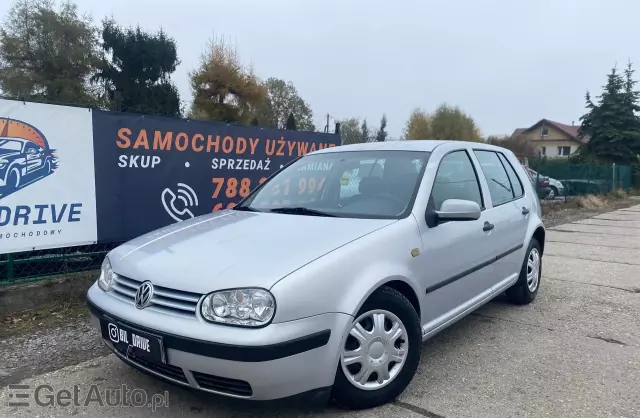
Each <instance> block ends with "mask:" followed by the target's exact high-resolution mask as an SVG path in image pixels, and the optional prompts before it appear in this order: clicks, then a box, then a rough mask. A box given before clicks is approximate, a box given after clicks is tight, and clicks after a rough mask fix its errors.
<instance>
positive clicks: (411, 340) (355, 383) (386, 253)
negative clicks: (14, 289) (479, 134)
mask: <svg viewBox="0 0 640 418" xmlns="http://www.w3.org/2000/svg"><path fill="white" fill-rule="evenodd" d="M544 242H545V229H544V227H543V224H542V221H541V210H540V203H539V201H538V198H537V196H536V193H535V190H533V189H532V186H531V183H530V182H529V181H528V179H527V174H526V173H525V172H524V169H523V168H522V166H521V165H520V164H519V162H518V160H517V159H516V157H515V156H514V155H513V154H512V153H511V152H510V151H508V150H506V149H503V148H499V147H495V146H490V145H486V144H479V143H467V142H457V141H398V142H384V143H368V144H357V145H348V146H341V147H335V148H329V149H323V150H320V151H317V152H313V153H310V154H308V155H306V156H304V157H301V158H299V159H297V160H295V161H294V162H292V163H291V164H289V165H288V166H286V167H284V168H282V169H281V170H279V172H277V173H275V174H274V175H273V176H271V177H270V178H269V179H268V180H267V181H266V182H264V183H263V184H262V185H261V186H259V187H258V188H256V189H255V190H253V191H252V192H251V193H250V194H249V195H248V196H247V197H246V198H245V199H244V200H242V201H241V202H240V203H239V204H238V205H237V206H236V207H234V208H233V209H230V210H225V211H221V212H216V213H212V214H208V215H204V216H200V217H196V218H194V219H192V220H189V221H184V222H179V223H176V224H173V225H171V226H168V227H166V228H162V229H160V230H157V231H154V232H151V233H149V234H146V235H144V236H142V237H139V238H136V239H134V240H132V241H130V242H128V243H126V244H123V245H121V246H120V247H118V248H116V249H114V250H113V251H111V252H110V253H109V254H108V256H107V257H106V259H105V260H104V263H103V266H102V272H101V274H100V277H99V279H98V281H97V282H96V283H95V284H94V285H93V286H92V287H91V288H90V289H89V291H88V294H87V298H88V304H89V307H90V310H91V312H92V315H93V317H94V320H95V323H96V325H97V326H98V327H99V328H100V330H101V335H102V338H103V340H104V342H105V343H106V344H107V346H108V347H109V348H110V349H111V350H112V351H113V352H114V353H115V354H116V355H117V356H118V357H119V358H120V359H122V360H123V361H124V362H126V363H128V364H130V365H131V366H133V367H136V368H138V369H140V370H142V371H144V372H147V373H149V374H152V375H154V376H156V377H159V378H162V379H165V380H168V381H171V382H173V383H176V384H180V385H183V386H188V387H191V388H196V389H200V390H203V391H207V392H211V393H216V394H221V395H226V396H231V397H235V398H244V399H251V400H269V399H278V398H285V397H298V396H300V397H307V396H308V397H310V398H311V400H315V401H323V402H324V401H326V400H328V399H329V398H330V397H331V398H333V399H334V400H335V401H336V402H337V403H339V404H341V405H343V406H345V407H349V408H369V407H373V406H376V405H379V404H382V403H385V402H388V401H390V400H392V399H394V398H395V397H397V396H398V395H399V394H400V393H402V391H403V390H404V389H405V388H406V387H407V385H408V384H409V383H410V381H411V379H412V378H413V376H414V374H415V372H416V369H417V367H418V362H419V359H420V352H421V343H422V342H424V341H426V340H427V339H428V338H430V337H432V336H433V335H435V334H436V333H438V332H439V331H441V330H443V329H445V328H446V327H448V326H449V325H451V324H453V323H454V322H456V321H457V320H459V319H461V318H463V317H464V316H465V315H467V314H469V313H470V312H472V311H473V310H475V309H477V308H478V307H480V306H481V305H483V304H485V303H486V302H488V301H490V300H491V299H493V298H494V297H496V296H497V295H499V294H501V293H505V292H506V295H507V297H508V298H509V299H510V300H511V301H513V302H514V303H515V304H527V303H530V302H532V301H533V300H534V299H535V297H536V294H537V292H538V289H539V286H540V276H541V261H542V254H543V250H544ZM294 395H296V396H294Z"/></svg>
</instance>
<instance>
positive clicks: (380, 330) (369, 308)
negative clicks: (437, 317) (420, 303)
mask: <svg viewBox="0 0 640 418" xmlns="http://www.w3.org/2000/svg"><path fill="white" fill-rule="evenodd" d="M421 345H422V333H421V331H420V319H419V317H418V314H417V312H416V311H415V309H414V308H413V306H412V305H411V302H409V300H408V299H407V298H406V297H404V296H403V295H402V294H401V293H400V292H398V291H397V290H395V289H392V288H389V287H382V288H381V289H379V290H377V291H376V292H374V293H373V294H372V295H371V296H370V297H369V299H368V300H367V301H366V302H365V303H364V305H363V306H362V308H361V309H360V311H359V312H358V315H357V317H356V319H355V320H354V321H353V323H352V324H351V328H350V330H349V335H348V337H347V339H346V341H345V344H344V346H343V347H341V355H340V364H339V365H338V370H337V373H336V380H335V383H334V386H333V391H332V395H333V398H334V399H335V400H336V401H337V403H338V404H340V405H342V406H345V407H348V408H353V409H364V408H372V407H375V406H378V405H381V404H384V403H387V402H389V401H391V400H393V399H395V398H396V397H398V396H399V395H400V394H401V393H402V392H403V391H404V390H405V389H406V387H407V386H408V385H409V383H410V382H411V379H412V378H413V376H414V374H415V372H416V369H417V368H418V363H419V361H420V348H421Z"/></svg>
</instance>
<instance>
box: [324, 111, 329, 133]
mask: <svg viewBox="0 0 640 418" xmlns="http://www.w3.org/2000/svg"><path fill="white" fill-rule="evenodd" d="M324 133H326V134H328V133H329V114H328V113H327V124H326V125H325V127H324Z"/></svg>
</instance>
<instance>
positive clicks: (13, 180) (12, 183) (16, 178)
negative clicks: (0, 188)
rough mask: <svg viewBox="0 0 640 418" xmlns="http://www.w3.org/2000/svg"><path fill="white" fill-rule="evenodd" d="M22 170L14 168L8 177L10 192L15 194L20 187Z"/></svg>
mask: <svg viewBox="0 0 640 418" xmlns="http://www.w3.org/2000/svg"><path fill="white" fill-rule="evenodd" d="M20 177H21V176H20V170H19V169H18V168H12V169H11V171H9V174H8V175H7V182H6V188H7V190H8V191H10V192H13V191H16V190H18V187H20Z"/></svg>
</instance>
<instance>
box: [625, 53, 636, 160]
mask: <svg viewBox="0 0 640 418" xmlns="http://www.w3.org/2000/svg"><path fill="white" fill-rule="evenodd" d="M633 73H635V70H634V69H633V66H632V64H631V62H629V63H628V64H627V68H626V69H625V70H624V98H625V99H624V106H625V114H624V120H623V121H622V123H623V125H624V135H625V139H626V141H627V143H628V146H629V148H631V151H632V152H633V154H634V155H636V156H638V155H640V117H638V112H640V104H639V103H638V102H639V101H640V92H638V91H636V90H634V87H635V85H636V83H637V81H635V80H634V79H633Z"/></svg>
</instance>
